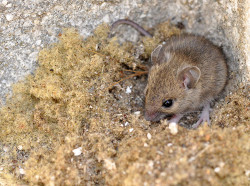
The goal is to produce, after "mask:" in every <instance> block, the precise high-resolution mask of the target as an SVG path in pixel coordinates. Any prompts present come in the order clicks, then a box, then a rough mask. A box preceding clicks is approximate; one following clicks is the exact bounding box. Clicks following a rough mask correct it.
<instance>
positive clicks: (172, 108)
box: [145, 45, 201, 121]
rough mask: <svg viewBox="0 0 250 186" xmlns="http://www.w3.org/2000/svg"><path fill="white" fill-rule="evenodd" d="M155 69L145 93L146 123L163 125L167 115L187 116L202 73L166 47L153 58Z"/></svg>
mask: <svg viewBox="0 0 250 186" xmlns="http://www.w3.org/2000/svg"><path fill="white" fill-rule="evenodd" d="M151 60H152V62H153V64H154V65H153V66H152V67H151V69H150V71H149V77H148V84H147V87H146V89H145V96H146V100H145V119H146V120H148V121H159V120H161V119H163V118H164V117H165V116H167V115H174V114H178V113H184V112H186V110H187V109H188V107H190V104H192V101H191V99H190V96H189V95H192V91H193V89H194V88H195V87H196V84H197V82H198V81H199V79H200V74H201V72H200V69H199V68H198V67H196V66H190V65H188V63H185V59H184V60H183V56H180V55H174V54H171V53H169V52H165V51H164V47H162V45H160V46H158V47H157V48H156V49H155V50H154V51H153V53H152V54H151Z"/></svg>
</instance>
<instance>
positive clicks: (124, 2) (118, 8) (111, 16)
mask: <svg viewBox="0 0 250 186" xmlns="http://www.w3.org/2000/svg"><path fill="white" fill-rule="evenodd" d="M249 4H250V3H249V1H247V0H218V1H214V0H201V1H198V0H177V1H176V0H169V1H161V0H133V1H129V0H114V1H101V0H88V1H69V0H53V1H47V0H45V1H44V0H36V1H32V0H25V1H11V0H2V1H0V98H1V99H0V100H1V102H0V105H1V104H2V103H4V100H5V96H6V94H7V93H9V92H10V90H11V85H12V84H13V83H15V82H17V81H18V80H20V79H23V77H24V76H25V75H27V74H30V73H32V72H33V71H34V70H35V68H36V64H37V54H38V52H39V50H40V49H41V48H43V47H46V46H48V45H49V44H51V43H54V42H56V41H57V36H58V34H59V33H60V32H61V31H62V29H63V28H65V27H75V28H77V29H78V30H79V32H80V33H81V34H82V35H83V36H84V37H87V36H88V35H90V34H91V31H92V30H93V29H94V28H95V27H96V26H97V25H98V24H100V23H102V22H108V23H112V22H114V21H115V20H117V19H121V18H129V19H132V20H135V21H136V22H138V23H139V24H141V25H142V26H144V27H145V28H146V29H148V28H151V27H153V26H154V25H156V24H157V23H160V22H164V21H167V20H171V22H172V23H174V24H180V23H182V24H184V26H185V28H186V30H187V32H190V33H195V34H200V35H204V36H206V37H207V38H209V39H210V40H212V41H213V42H214V43H216V44H217V45H219V46H222V47H223V50H224V52H225V54H226V56H227V58H228V65H229V68H230V72H232V73H231V74H230V79H232V80H233V81H232V84H231V85H232V86H230V87H231V88H232V87H235V86H237V85H239V84H240V83H247V81H248V80H249V69H250V64H249V63H250V62H249V60H250V54H249V49H250V44H249V43H250V40H249V35H250V19H249V17H250V16H249V14H250V13H249ZM119 30H121V31H123V32H124V33H123V36H124V37H126V38H129V40H132V41H133V40H136V39H137V38H138V33H136V32H135V31H134V30H133V29H131V28H129V27H125V26H121V28H120V29H119ZM121 31H120V32H121Z"/></svg>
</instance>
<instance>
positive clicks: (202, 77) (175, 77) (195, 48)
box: [145, 35, 227, 121]
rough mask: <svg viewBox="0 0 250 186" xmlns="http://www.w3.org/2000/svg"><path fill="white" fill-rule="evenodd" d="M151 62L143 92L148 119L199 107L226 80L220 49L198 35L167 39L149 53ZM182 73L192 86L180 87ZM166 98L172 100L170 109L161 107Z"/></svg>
mask: <svg viewBox="0 0 250 186" xmlns="http://www.w3.org/2000/svg"><path fill="white" fill-rule="evenodd" d="M152 62H153V63H154V65H153V66H152V67H151V69H150V71H149V77H148V85H147V87H146V91H145V93H146V102H145V109H146V114H145V116H146V119H148V120H151V121H158V120H160V119H162V118H163V117H164V116H165V115H168V114H184V113H187V112H191V111H195V110H197V109H199V108H200V107H202V106H204V104H207V103H209V102H210V101H212V100H213V99H214V98H215V97H216V96H217V95H218V94H219V93H220V92H221V91H222V89H223V88H224V86H225V83H226V78H227V66H226V62H225V58H224V55H223V53H222V51H221V50H220V49H219V48H218V47H216V46H214V45H213V44H212V43H211V42H210V41H208V40H206V39H205V38H203V37H200V36H193V35H181V36H175V37H172V38H170V39H169V40H168V41H167V42H166V44H165V45H163V46H162V47H158V48H156V50H155V51H154V52H153V53H152ZM190 68H193V69H194V71H192V73H186V71H187V70H186V71H185V69H190ZM193 72H194V73H193ZM183 73H184V74H185V75H186V76H185V77H190V84H189V85H190V86H191V87H188V88H185V87H183V77H182V74H183ZM166 99H173V100H174V103H173V105H172V106H171V107H169V108H164V107H162V103H163V100H166Z"/></svg>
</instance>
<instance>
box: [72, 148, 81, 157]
mask: <svg viewBox="0 0 250 186" xmlns="http://www.w3.org/2000/svg"><path fill="white" fill-rule="evenodd" d="M72 152H73V153H74V155H75V156H79V155H80V154H82V147H79V148H77V149H74V150H72Z"/></svg>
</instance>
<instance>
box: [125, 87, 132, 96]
mask: <svg viewBox="0 0 250 186" xmlns="http://www.w3.org/2000/svg"><path fill="white" fill-rule="evenodd" d="M131 88H132V86H127V88H126V94H130V93H131V92H132V91H131Z"/></svg>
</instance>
